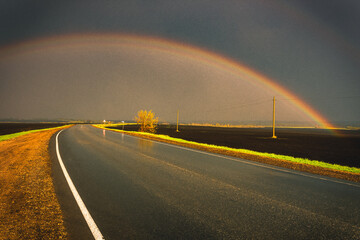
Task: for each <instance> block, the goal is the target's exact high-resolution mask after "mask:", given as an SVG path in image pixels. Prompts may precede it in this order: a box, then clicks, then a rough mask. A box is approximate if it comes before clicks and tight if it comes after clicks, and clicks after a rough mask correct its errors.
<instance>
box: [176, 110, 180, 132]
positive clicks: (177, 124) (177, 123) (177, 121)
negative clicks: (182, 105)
mask: <svg viewBox="0 0 360 240" xmlns="http://www.w3.org/2000/svg"><path fill="white" fill-rule="evenodd" d="M176 132H180V131H179V110H178V111H177V120H176Z"/></svg>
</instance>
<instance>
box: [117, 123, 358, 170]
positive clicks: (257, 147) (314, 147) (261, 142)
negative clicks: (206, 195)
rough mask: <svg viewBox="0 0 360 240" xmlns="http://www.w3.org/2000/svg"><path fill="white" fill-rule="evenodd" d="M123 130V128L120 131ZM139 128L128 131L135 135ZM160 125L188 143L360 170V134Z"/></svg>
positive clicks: (350, 131) (160, 132)
mask: <svg viewBox="0 0 360 240" xmlns="http://www.w3.org/2000/svg"><path fill="white" fill-rule="evenodd" d="M118 129H122V127H118ZM137 129H138V127H137V126H136V125H132V126H131V125H128V126H126V127H125V130H127V131H136V130H137ZM179 130H180V132H176V127H175V126H173V125H159V128H158V131H157V133H158V134H164V135H168V136H171V137H176V138H181V139H185V140H189V141H194V142H200V143H207V144H214V145H218V146H227V147H232V148H242V149H249V150H254V151H259V152H268V153H276V154H282V155H288V156H293V157H302V158H308V159H311V160H319V161H323V162H327V163H336V164H339V165H344V166H350V167H360V131H358V130H341V131H339V133H340V134H341V135H334V134H332V133H331V132H329V131H328V130H323V129H296V128H279V129H276V135H277V137H278V138H277V139H272V138H271V136H272V129H271V128H222V127H207V126H182V125H181V126H180V127H179Z"/></svg>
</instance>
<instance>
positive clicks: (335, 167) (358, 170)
mask: <svg viewBox="0 0 360 240" xmlns="http://www.w3.org/2000/svg"><path fill="white" fill-rule="evenodd" d="M93 126H95V127H98V128H102V129H106V130H111V131H116V132H122V133H126V134H130V135H137V136H144V137H151V138H152V139H159V140H164V141H170V142H178V143H183V144H188V145H192V146H198V147H201V148H204V149H210V150H211V149H212V150H220V151H221V152H227V153H229V152H231V153H235V154H236V153H241V154H247V155H253V156H259V157H263V158H271V159H276V160H282V161H289V162H293V163H299V164H306V165H311V166H315V167H321V168H327V169H332V170H337V171H343V172H348V173H355V174H360V168H355V167H348V166H341V165H338V164H331V163H326V162H321V161H317V160H310V159H306V158H298V157H292V156H286V155H280V154H275V153H264V152H256V151H252V150H247V149H236V148H229V147H224V146H216V145H211V144H205V143H197V142H192V141H188V140H183V139H179V138H173V137H169V136H167V135H160V134H151V133H144V132H132V131H123V130H118V129H108V128H107V127H109V126H110V125H103V124H95V125H93Z"/></svg>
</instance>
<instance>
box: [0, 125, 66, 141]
mask: <svg viewBox="0 0 360 240" xmlns="http://www.w3.org/2000/svg"><path fill="white" fill-rule="evenodd" d="M67 126H71V125H64V126H59V127H53V128H42V129H35V130H29V131H23V132H17V133H11V134H7V135H1V136H0V142H1V141H5V140H8V139H11V138H15V137H19V136H22V135H25V134H29V133H34V132H40V131H45V130H51V129H57V128H63V127H67Z"/></svg>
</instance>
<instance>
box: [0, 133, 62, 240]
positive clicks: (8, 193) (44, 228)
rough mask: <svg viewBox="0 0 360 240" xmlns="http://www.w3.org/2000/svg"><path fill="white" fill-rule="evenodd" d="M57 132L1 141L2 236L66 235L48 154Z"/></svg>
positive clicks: (48, 237) (26, 237) (35, 236)
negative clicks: (52, 137)
mask: <svg viewBox="0 0 360 240" xmlns="http://www.w3.org/2000/svg"><path fill="white" fill-rule="evenodd" d="M56 131H58V129H53V130H45V131H41V132H36V133H30V134H27V135H23V136H20V137H16V138H12V139H10V140H6V141H2V142H0V189H1V192H0V239H66V238H67V234H66V231H65V227H64V223H63V220H62V213H61V209H60V205H59V202H58V200H57V197H56V194H55V189H54V186H53V181H52V177H51V162H50V156H49V153H48V146H49V140H50V138H51V136H52V135H53V134H54V133H55V132H56Z"/></svg>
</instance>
